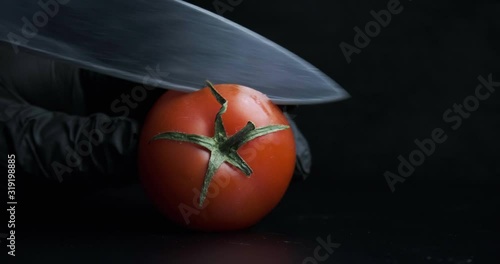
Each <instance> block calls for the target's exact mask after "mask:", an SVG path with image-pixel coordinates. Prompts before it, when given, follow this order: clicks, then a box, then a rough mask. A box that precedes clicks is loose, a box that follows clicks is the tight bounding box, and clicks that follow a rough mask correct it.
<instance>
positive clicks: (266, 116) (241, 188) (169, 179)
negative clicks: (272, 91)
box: [139, 84, 295, 231]
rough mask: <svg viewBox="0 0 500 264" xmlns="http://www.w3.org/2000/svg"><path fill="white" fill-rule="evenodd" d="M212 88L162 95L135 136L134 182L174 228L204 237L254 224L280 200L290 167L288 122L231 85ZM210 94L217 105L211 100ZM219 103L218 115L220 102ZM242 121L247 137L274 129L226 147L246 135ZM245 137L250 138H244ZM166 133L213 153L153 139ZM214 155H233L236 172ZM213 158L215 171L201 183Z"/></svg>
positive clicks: (263, 100) (253, 94) (252, 93)
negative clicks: (198, 232)
mask: <svg viewBox="0 0 500 264" xmlns="http://www.w3.org/2000/svg"><path fill="white" fill-rule="evenodd" d="M215 89H216V90H211V89H210V88H209V87H206V88H204V89H201V90H199V91H196V92H193V93H182V92H177V91H169V92H167V93H165V94H164V95H163V96H162V97H160V98H159V99H158V101H157V102H156V103H155V105H154V106H153V108H152V109H151V110H150V112H149V114H148V116H147V117H146V120H145V123H144V126H143V129H142V133H141V139H140V145H139V169H140V175H141V179H142V182H143V185H144V188H145V190H146V192H147V193H148V194H149V196H150V197H151V199H152V200H153V202H154V203H155V204H156V205H157V207H158V208H159V209H160V211H162V212H163V213H164V214H165V215H166V216H167V217H168V218H169V219H171V220H173V221H174V222H176V223H178V224H180V225H183V226H187V227H189V228H193V229H201V230H207V231H220V230H234V229H241V228H246V227H249V226H251V225H254V224H255V223H257V222H258V221H259V220H261V219H262V218H263V217H264V216H265V215H266V214H268V213H269V212H270V211H271V210H272V209H273V208H274V207H275V206H276V205H277V204H278V202H279V201H280V200H281V198H282V197H283V195H284V193H285V191H286V189H287V187H288V185H289V183H290V180H291V177H292V174H293V171H294V167H295V141H294V137H293V133H292V130H291V128H289V127H287V126H288V125H289V123H288V121H287V119H286V118H285V116H284V115H283V113H282V112H281V110H280V109H279V108H278V107H277V106H276V105H274V104H273V103H272V102H271V101H270V100H269V98H267V97H266V96H265V95H264V94H262V93H260V92H258V91H256V90H253V89H251V88H248V87H244V86H240V85H233V84H221V85H216V86H215ZM217 92H218V93H217ZM217 94H220V95H221V96H222V97H223V98H222V99H221V98H219V99H216V98H217V97H215V96H216V95H217ZM224 99H226V100H227V109H226V111H225V112H224V111H223V109H224V108H225V107H222V105H223V104H222V103H223V102H221V101H220V100H224ZM218 100H219V101H218ZM219 111H221V113H219ZM218 113H219V114H218ZM218 115H219V116H220V117H222V124H223V131H219V134H218V135H219V136H216V135H214V133H215V130H216V129H215V127H216V125H215V123H216V121H215V120H216V117H217V116H218ZM249 121H251V122H252V123H253V124H254V125H255V127H256V129H255V130H254V131H257V130H259V129H262V128H263V127H268V126H270V127H271V128H272V127H274V128H277V129H274V131H271V132H267V133H266V134H265V135H261V136H259V137H256V138H253V139H250V140H249V141H248V142H246V143H245V142H243V143H244V144H229V143H227V140H231V138H232V136H233V135H235V134H236V133H237V132H238V131H240V135H242V134H245V133H242V132H241V131H242V129H243V128H244V127H245V131H246V132H249V131H251V130H252V127H251V124H247V123H248V122H249ZM278 126H279V127H278ZM219 130H220V129H219ZM224 131H225V133H227V135H226V137H224V135H223V134H224ZM251 133H254V132H249V133H248V134H247V135H250V134H251ZM166 134H169V136H170V137H173V135H176V136H179V134H182V135H183V136H185V135H186V134H189V135H191V136H193V135H194V136H193V137H196V138H202V139H203V141H207V142H209V143H210V144H212V143H215V144H219V146H216V147H215V148H213V149H212V150H210V149H209V148H207V147H206V146H204V145H203V144H201V145H200V144H198V143H193V142H186V141H187V139H184V140H183V139H180V140H179V139H178V140H175V139H172V138H168V139H166V138H160V135H166ZM261 134H262V133H261ZM196 135H199V136H196ZM175 138H178V137H175ZM214 138H217V140H214ZM235 138H237V137H233V138H232V139H233V140H234V139H235ZM219 141H225V142H226V144H225V145H224V144H222V142H219ZM236 141H237V140H236ZM236 141H233V142H232V143H234V142H236ZM217 142H219V143H217ZM220 145H224V146H225V147H221V146H220ZM240 145H241V146H240ZM227 146H232V148H228V147H227ZM214 149H216V150H214ZM220 149H222V150H221V151H219V150H220ZM228 149H232V151H233V152H231V151H230V150H228ZM215 152H217V153H216V154H214V153H215ZM221 153H223V154H227V155H226V156H224V155H222V156H223V157H227V156H230V157H231V158H234V159H232V160H231V161H234V160H236V161H238V157H235V156H234V155H236V154H235V153H238V154H239V157H240V158H241V159H242V160H243V163H244V164H243V165H241V164H240V165H241V166H235V165H234V164H233V165H231V164H230V162H229V161H228V160H224V159H223V160H222V162H221V161H220V159H217V157H220V155H219V154H221ZM228 153H229V154H228ZM231 153H232V154H231ZM236 156H238V155H236ZM214 157H216V158H214ZM212 159H215V160H219V163H221V164H220V166H218V167H217V168H215V169H216V170H215V171H214V174H213V177H212V178H211V179H207V174H209V173H207V168H208V167H209V161H213V160H212ZM215 163H217V161H215ZM216 165H217V164H216ZM245 165H248V167H249V169H250V170H247V171H246V172H247V173H248V174H249V175H246V174H245V173H244V172H243V171H244V170H243V169H242V167H243V168H244V167H245ZM249 172H251V173H249ZM203 186H206V187H208V191H207V192H206V198H204V199H200V196H204V195H200V193H202V192H203Z"/></svg>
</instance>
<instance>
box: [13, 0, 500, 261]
mask: <svg viewBox="0 0 500 264" xmlns="http://www.w3.org/2000/svg"><path fill="white" fill-rule="evenodd" d="M191 2H192V3H194V4H196V5H199V6H202V7H204V8H206V9H208V10H211V11H214V12H215V8H214V6H213V3H212V1H208V0H204V1H191ZM387 3H388V1H343V2H341V1H319V0H313V1H311V0H308V1H306V0H297V1H284V0H280V1H249V0H243V2H242V3H241V4H240V5H238V6H236V7H235V8H234V10H233V11H228V12H226V13H224V17H226V18H228V19H230V20H232V21H235V22H237V23H239V24H242V25H243V26H246V27H248V28H250V29H251V30H254V31H256V32H257V33H259V34H262V35H263V36H265V37H267V38H269V39H271V40H273V41H275V42H277V43H278V44H280V45H282V46H284V47H285V48H287V49H289V50H290V51H292V52H294V53H296V54H298V55H299V56H301V57H303V58H304V59H306V60H307V61H309V62H311V63H312V64H313V65H315V66H316V67H318V68H319V69H321V70H322V71H323V72H325V73H326V74H327V75H329V76H330V77H332V78H333V79H335V80H336V81H337V82H338V83H339V84H341V85H342V86H343V87H344V88H345V89H346V90H347V91H348V92H349V93H350V94H351V96H352V97H351V98H350V99H348V100H345V101H342V102H338V103H334V104H325V105H315V106H301V107H299V109H298V111H297V116H296V119H295V120H296V122H297V123H298V125H299V127H300V128H301V129H302V131H303V133H304V134H305V136H306V137H307V138H308V140H309V143H310V145H311V149H312V153H313V171H312V174H311V175H310V177H309V178H308V179H307V180H305V181H294V182H293V183H292V185H291V186H290V189H289V191H288V192H287V194H286V195H285V197H284V199H283V200H282V202H281V204H280V205H279V206H278V207H277V208H276V209H275V210H274V211H273V212H272V213H271V214H270V215H269V216H268V217H266V218H265V219H264V220H263V221H262V222H261V223H259V224H258V225H257V226H255V227H253V228H252V229H251V230H248V231H244V232H242V233H232V234H199V233H192V232H186V231H182V230H179V229H178V228H176V227H173V226H170V224H168V223H166V221H165V219H164V218H163V217H162V216H160V215H159V214H158V213H157V212H156V211H155V210H154V208H153V207H152V206H151V205H150V204H149V202H148V201H147V199H146V198H145V197H144V195H143V194H142V192H141V191H140V190H139V191H138V188H137V185H127V186H125V187H120V188H118V187H116V188H109V187H108V188H107V189H104V190H100V191H92V192H91V193H90V194H85V195H84V196H83V197H84V198H81V197H80V196H78V195H76V196H77V198H74V197H73V196H75V195H74V194H73V195H72V196H71V197H73V198H68V199H70V200H65V199H66V198H62V197H66V196H65V195H67V193H65V192H70V191H60V190H58V191H54V192H53V191H52V190H49V189H47V192H49V191H50V192H53V193H50V194H49V193H46V195H47V196H48V197H51V198H50V199H53V200H50V201H44V204H43V206H41V207H38V208H36V209H34V208H30V209H29V210H30V211H29V212H22V214H26V217H29V218H30V220H26V219H25V220H23V223H25V227H22V228H21V227H20V228H18V229H19V230H23V231H20V232H22V237H23V238H24V239H22V240H19V242H18V243H19V246H18V248H19V252H18V253H19V254H20V255H23V257H25V258H35V259H38V260H41V261H42V260H45V261H54V262H60V261H61V262H62V261H68V260H71V261H70V262H78V261H81V262H86V261H89V260H95V259H98V260H117V259H120V260H121V261H131V260H138V261H144V262H164V263H170V262H169V261H172V262H182V260H184V261H186V263H187V262H188V259H189V262H196V263H198V261H200V259H196V258H195V257H193V256H199V257H201V258H202V259H201V260H204V261H205V262H210V261H214V260H218V261H219V263H220V262H221V261H222V260H220V259H217V256H215V257H214V254H215V253H213V252H219V251H220V252H221V254H223V255H225V256H228V255H229V259H231V256H232V257H234V258H237V259H238V260H242V261H245V260H246V261H248V262H255V261H259V262H262V263H301V261H302V260H303V259H304V258H306V257H308V256H312V254H313V250H314V248H315V247H316V246H317V245H318V244H317V242H316V238H317V237H322V238H326V237H327V236H328V235H330V236H331V238H332V240H333V241H334V242H337V243H340V244H341V246H340V247H339V248H338V249H336V251H335V253H334V254H332V256H330V257H329V258H328V259H327V260H326V262H325V263H498V260H499V254H498V252H497V250H498V248H499V246H500V242H499V240H498V238H497V237H496V236H498V235H499V233H498V227H497V226H498V222H499V221H498V220H499V217H498V215H499V214H498V213H499V212H498V208H499V205H500V204H499V202H500V200H499V196H498V191H499V187H500V184H499V183H500V182H499V178H500V177H499V176H500V163H499V158H500V148H499V147H500V139H499V137H498V134H499V133H500V115H499V112H500V104H499V103H500V95H499V94H498V92H497V93H493V94H492V96H491V97H490V98H489V99H487V100H485V101H481V102H480V106H479V109H478V110H477V111H475V112H473V113H471V116H470V117H469V118H468V119H464V120H463V124H462V125H461V126H460V128H458V129H457V130H452V129H451V128H450V127H451V126H450V124H448V123H446V122H445V121H444V120H443V113H444V112H445V111H446V110H447V109H449V108H452V107H453V104H455V103H457V104H462V103H463V101H464V99H465V98H466V97H467V96H470V95H474V92H475V88H476V86H477V85H478V84H479V81H478V77H479V76H484V77H487V76H488V75H489V74H492V75H493V79H494V80H497V81H500V67H499V65H498V63H499V52H500V37H499V33H500V19H499V17H498V16H499V14H500V3H499V2H495V1H475V2H466V1H417V0H413V1H408V0H405V1H402V2H401V5H402V6H403V11H402V12H401V13H400V14H397V15H393V16H392V20H391V22H390V24H389V25H388V26H387V27H385V28H382V29H381V33H380V34H379V35H378V36H376V37H373V38H372V39H371V42H370V44H369V45H368V46H367V47H366V48H363V49H362V50H361V53H360V54H353V55H352V57H351V58H352V62H351V63H348V62H347V61H346V59H345V57H344V55H343V54H342V51H341V49H340V47H339V44H340V43H341V42H347V43H349V44H351V45H354V36H355V34H356V33H355V32H354V30H353V28H354V27H356V26H358V27H360V28H364V26H365V24H366V23H367V22H369V21H371V20H373V17H372V16H371V15H370V11H371V10H375V11H379V10H381V9H386V7H387ZM438 127H439V128H442V129H443V130H445V132H446V134H447V136H448V139H447V140H446V142H444V143H443V144H440V145H438V146H437V147H436V151H435V153H434V154H433V155H431V156H429V157H426V160H425V162H424V163H423V164H422V165H421V166H419V167H417V168H416V169H415V172H414V173H413V174H412V175H411V176H410V177H408V178H407V179H406V181H405V182H404V183H398V184H396V186H395V188H396V190H395V192H394V193H392V192H391V190H390V188H389V186H388V184H387V182H386V179H385V178H384V172H385V171H391V172H394V173H397V168H398V164H399V161H398V159H397V157H398V156H399V155H402V156H403V157H406V158H407V157H408V155H409V154H410V152H411V151H412V150H414V149H416V148H417V147H416V145H415V143H414V140H415V139H420V140H422V139H424V138H429V137H430V136H431V132H432V130H433V129H435V128H438ZM41 193H44V191H43V190H42V191H41ZM25 195H26V196H28V197H29V194H25ZM38 195H39V194H38ZM31 198H32V199H36V197H31ZM61 200H65V201H63V202H61ZM21 208H22V207H21ZM26 208H28V207H26ZM228 236H229V238H228ZM221 241H222V242H221ZM228 241H229V242H228ZM242 241H243V242H242ZM248 241H251V242H248ZM284 241H288V242H284ZM233 242H234V243H236V244H238V243H240V244H241V245H243V244H245V243H249V244H251V245H253V246H251V248H252V250H249V249H248V248H245V247H244V246H242V247H243V249H241V247H236V248H231V247H227V245H228V244H232V243H233ZM268 244H269V246H267V245H268ZM209 245H212V246H211V247H210V246H209ZM214 245H215V246H214ZM255 245H266V246H263V247H262V248H265V249H261V248H259V247H257V246H255ZM23 248H24V250H25V252H23ZM207 248H209V250H208V251H210V250H212V251H211V252H212V253H211V254H208V255H207V253H206V252H207ZM200 252H202V253H200ZM241 252H243V253H241ZM291 252H293V253H291ZM290 254H291V255H290ZM294 254H296V255H294ZM215 255H216V254H215ZM283 255H287V256H288V257H283V258H282V256H283ZM207 256H209V257H207ZM286 259H288V260H289V261H288V260H286ZM278 260H281V262H279V261H278ZM121 261H120V262H121ZM70 262H68V263H70Z"/></svg>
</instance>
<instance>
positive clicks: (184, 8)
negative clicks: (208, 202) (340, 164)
mask: <svg viewBox="0 0 500 264" xmlns="http://www.w3.org/2000/svg"><path fill="white" fill-rule="evenodd" d="M0 41H3V42H7V43H9V44H11V45H12V48H13V49H19V48H27V49H29V50H33V51H36V52H39V53H42V54H45V55H49V56H52V57H55V58H58V59H61V60H65V61H68V62H72V63H74V64H76V65H79V66H81V67H83V68H87V69H90V70H93V71H96V72H100V73H104V74H108V75H111V76H114V77H118V78H123V79H127V80H131V81H135V82H139V83H145V84H148V85H150V86H152V85H154V86H158V87H161V88H165V89H174V90H181V91H194V90H198V89H200V88H202V86H203V85H204V81H205V80H207V79H209V80H212V81H213V82H214V83H237V84H241V85H245V86H249V87H252V88H254V89H257V90H259V91H261V92H263V93H265V94H266V95H267V96H268V97H270V98H271V100H272V101H273V102H275V103H277V104H316V103H326V102H333V101H337V100H341V99H345V98H347V97H348V94H347V93H346V92H345V91H344V90H343V89H342V88H341V87H340V86H339V85H338V84H337V83H336V82H335V81H333V80H332V79H330V78H329V77H328V76H326V75H325V74H323V73H322V72H321V71H319V70H318V69H317V68H315V67H314V66H312V65H311V64H309V63H307V62H306V61H304V60H303V59H301V58H299V57H298V56H296V55H294V54H293V53H291V52H289V51H287V50H286V49H284V48H282V47H280V46H279V45H277V44H275V43H273V42H272V41H270V40H268V39H266V38H264V37H262V36H260V35H258V34H256V33H255V32H252V31H250V30H248V29H246V28H244V27H242V26H240V25H238V24H235V23H233V22H231V21H229V20H227V19H224V18H222V17H220V16H218V15H215V14H213V13H210V12H208V11H206V10H204V9H201V8H199V7H196V6H194V5H191V4H188V3H185V2H182V1H177V0H162V1H159V0H154V1H132V0H108V1H101V0H86V1H76V0H42V1H32V0H4V2H3V3H2V8H1V9H0Z"/></svg>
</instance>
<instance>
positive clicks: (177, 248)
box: [9, 178, 500, 264]
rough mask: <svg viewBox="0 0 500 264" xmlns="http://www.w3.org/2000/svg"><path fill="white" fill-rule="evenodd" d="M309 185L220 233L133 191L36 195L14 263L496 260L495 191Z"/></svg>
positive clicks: (23, 219)
mask: <svg viewBox="0 0 500 264" xmlns="http://www.w3.org/2000/svg"><path fill="white" fill-rule="evenodd" d="M309 182H314V179H313V178H310V179H309V180H306V181H305V182H297V181H295V182H292V184H291V186H290V188H289V190H288V192H287V194H286V195H285V197H284V199H283V200H282V202H281V203H280V204H279V205H278V207H277V208H275V210H273V212H272V213H271V214H270V215H268V216H267V217H266V218H265V219H264V220H263V221H261V222H260V223H258V224H257V225H256V226H254V227H252V228H250V229H248V230H242V231H238V232H225V233H204V232H195V231H189V230H185V229H183V228H179V227H177V226H175V225H173V224H171V223H170V222H168V220H166V218H164V217H163V216H162V215H161V214H159V213H158V212H157V211H156V210H155V208H154V207H153V206H152V205H151V204H150V203H149V201H148V199H147V197H146V195H145V194H144V193H143V191H142V189H141V188H140V186H139V185H138V184H130V185H125V186H121V187H112V188H110V187H105V188H102V189H99V190H93V191H90V192H89V191H88V190H86V191H85V192H84V193H85V194H80V193H78V192H75V193H72V194H69V192H72V191H70V190H62V191H61V189H55V190H54V189H50V188H42V189H38V191H37V192H39V197H33V196H32V195H30V196H29V197H31V199H29V200H24V201H22V203H21V202H20V204H19V205H18V209H17V212H18V214H19V216H18V217H17V221H18V223H19V224H18V225H17V230H18V231H17V232H18V237H17V239H16V254H17V256H16V260H18V261H22V262H24V263H104V262H110V263H456V264H459V263H498V261H499V260H500V253H499V251H498V249H499V246H500V242H499V239H498V215H499V214H498V208H499V203H500V199H498V186H480V185H479V186H449V185H448V186H446V185H439V184H434V185H432V186H430V185H427V186H415V187H413V188H412V189H409V188H410V187H408V188H407V190H405V191H401V192H400V193H394V194H392V193H390V192H387V193H380V192H373V191H370V189H371V188H370V186H362V185H360V186H356V185H354V186H351V187H352V188H351V189H345V187H346V186H347V185H345V186H337V187H336V186H325V187H324V188H322V189H318V188H317V187H316V186H314V185H311V184H309ZM346 184H347V183H346ZM33 188H36V187H33ZM340 188H344V190H341V189H340ZM355 189H357V191H354V190H355ZM61 195H63V196H64V197H65V198H64V199H61ZM35 198H36V199H35ZM35 200H36V201H35ZM325 244H329V248H328V249H324V245H325ZM322 245H323V246H322ZM322 247H323V249H318V248H322ZM315 254H316V258H318V259H317V260H316V259H315ZM9 260H12V258H10V259H9ZM321 260H322V261H321Z"/></svg>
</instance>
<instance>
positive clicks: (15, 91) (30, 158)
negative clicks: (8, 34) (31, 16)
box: [0, 45, 139, 182]
mask: <svg viewBox="0 0 500 264" xmlns="http://www.w3.org/2000/svg"><path fill="white" fill-rule="evenodd" d="M0 58H1V59H0V142H1V144H0V156H1V157H2V159H0V163H1V164H2V166H1V167H6V166H7V165H6V163H7V158H6V157H7V155H8V154H15V156H16V169H17V171H18V172H19V173H23V174H26V175H29V176H30V177H40V176H42V177H46V178H48V179H50V180H54V181H57V182H63V181H66V180H73V179H79V178H82V177H90V176H100V175H108V176H109V177H112V176H117V175H130V174H135V170H134V168H135V164H136V160H135V155H136V148H137V141H138V133H139V127H138V123H137V122H136V121H134V120H133V119H130V118H125V117H110V116H109V115H106V114H99V113H94V112H91V111H89V107H88V105H89V104H92V100H90V99H91V98H90V97H93V95H92V94H91V93H89V91H91V90H93V89H95V87H91V88H89V89H84V85H83V84H84V83H85V82H88V80H92V81H96V82H95V85H102V86H112V85H113V84H115V83H113V81H110V80H112V79H111V78H106V77H104V76H99V75H94V74H92V73H90V72H87V71H83V70H80V69H78V68H76V67H74V66H71V65H69V64H66V63H62V62H59V61H54V60H52V59H47V58H44V57H40V56H36V55H33V54H29V53H19V54H17V55H16V54H15V53H14V52H13V51H12V49H11V48H10V47H9V46H3V45H0ZM92 78H94V79H92ZM97 79H99V80H97ZM115 82H118V80H117V81H115ZM130 87H133V86H130ZM99 88H101V89H106V88H107V87H99ZM108 107H109V102H108ZM131 170H132V171H131ZM131 172H133V173H131Z"/></svg>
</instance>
